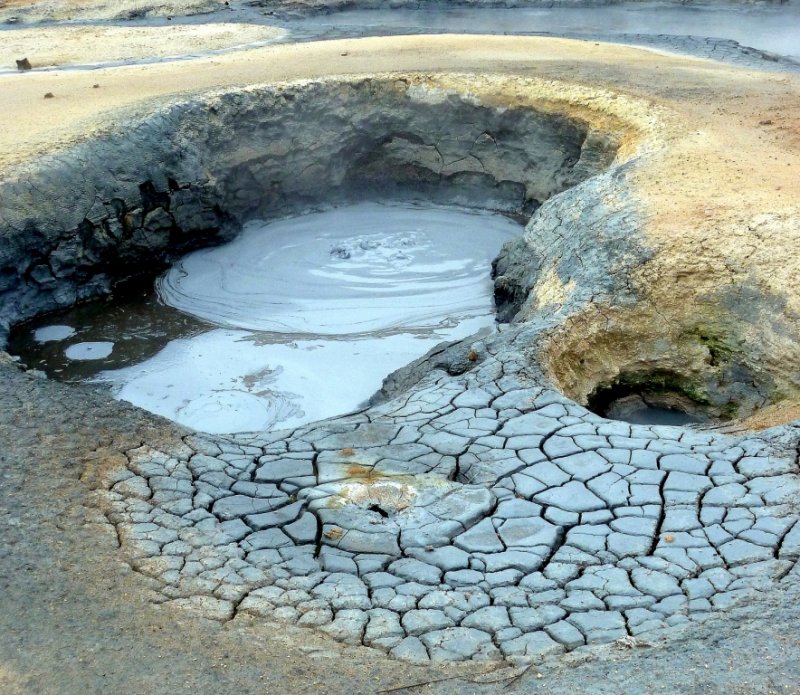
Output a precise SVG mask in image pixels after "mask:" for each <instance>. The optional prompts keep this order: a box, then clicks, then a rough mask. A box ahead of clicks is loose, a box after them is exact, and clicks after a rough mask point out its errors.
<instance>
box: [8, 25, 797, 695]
mask: <svg viewBox="0 0 800 695" xmlns="http://www.w3.org/2000/svg"><path fill="white" fill-rule="evenodd" d="M439 70H459V71H477V72H486V73H490V72H505V73H512V74H514V73H518V74H524V75H528V76H537V77H541V78H544V79H559V80H566V81H570V82H576V83H579V84H592V85H598V86H600V87H603V88H607V89H610V90H614V91H622V92H626V93H629V94H632V95H634V96H637V97H641V98H644V99H646V100H648V101H649V103H652V104H653V105H654V106H658V107H661V108H663V109H665V110H666V112H668V113H669V114H670V116H669V117H668V118H667V119H666V121H665V122H666V123H667V124H668V125H669V129H668V130H667V131H666V132H664V133H663V134H662V135H663V138H664V143H665V144H668V145H670V149H669V150H666V149H665V150H664V151H663V152H661V153H655V154H654V155H653V157H652V161H651V162H649V163H648V164H647V166H648V167H649V169H648V168H644V169H642V172H643V173H642V175H641V176H640V178H639V180H638V181H637V182H635V185H636V186H637V189H638V190H639V191H640V193H641V196H642V198H643V200H645V201H646V203H647V205H648V207H649V210H650V211H651V213H652V214H651V216H650V218H649V219H648V221H647V225H646V230H645V231H646V233H647V234H649V235H651V236H652V237H653V238H663V235H670V234H673V235H676V243H675V254H676V255H679V256H680V257H686V259H687V260H688V259H690V257H691V254H692V248H693V247H692V244H693V243H696V239H697V238H698V237H697V236H695V237H694V240H695V241H692V239H691V238H690V237H688V236H686V235H685V234H684V232H685V230H686V229H690V228H694V227H695V226H698V227H699V229H700V231H701V232H705V231H707V230H718V231H723V232H726V233H727V232H728V231H733V232H736V233H737V234H738V235H739V236H738V237H736V238H735V239H733V240H732V241H730V242H727V241H726V242H725V244H726V247H725V251H726V252H728V251H731V252H734V251H737V247H738V249H739V250H738V252H737V253H738V255H739V257H740V258H741V259H742V262H744V261H745V259H747V258H749V255H748V254H749V252H748V249H747V245H746V243H745V242H746V241H747V232H748V231H751V232H752V230H749V225H751V223H752V218H753V215H754V214H756V213H759V214H761V213H764V212H765V211H766V212H770V211H772V212H774V213H775V214H776V215H778V216H779V217H780V219H782V220H784V222H785V221H786V220H790V221H791V220H792V219H795V220H796V219H797V215H798V208H799V207H800V177H798V176H797V174H796V173H795V172H796V171H797V169H798V167H800V159H798V158H799V157H800V126H799V125H798V123H799V121H798V118H800V117H799V114H800V78H798V77H796V76H788V75H781V74H765V73H755V72H752V73H751V72H745V71H741V70H734V69H730V68H726V67H724V66H720V65H717V64H712V63H708V62H704V61H700V60H692V59H687V58H677V57H667V56H664V55H659V54H656V53H652V52H649V51H646V50H642V49H634V48H628V47H621V46H614V45H596V44H592V43H579V42H574V41H567V40H551V39H538V38H504V37H480V38H476V37H457V36H437V37H397V38H388V39H386V38H383V39H361V40H347V41H334V42H324V43H319V44H304V45H285V46H272V47H266V48H259V49H255V50H252V51H247V52H239V53H230V54H225V55H220V56H215V57H211V58H203V59H197V60H192V61H186V62H181V63H170V64H152V65H138V66H131V67H125V68H108V69H100V70H93V71H91V72H84V71H53V72H46V73H45V72H42V73H36V72H34V73H26V74H19V75H17V74H13V75H5V76H0V94H2V102H3V109H2V111H0V176H1V175H2V172H3V170H4V169H8V168H9V167H11V166H13V164H14V163H19V162H21V161H24V160H25V159H27V158H29V157H31V156H34V155H35V154H37V153H43V152H52V151H53V150H56V149H58V148H59V147H64V146H66V145H68V144H69V143H70V142H74V141H75V140H78V139H81V138H85V137H89V136H91V135H93V134H97V133H99V132H102V131H103V130H107V129H110V128H113V127H114V124H115V123H116V122H118V121H119V120H120V119H121V118H122V114H126V115H129V114H131V113H142V114H144V113H146V112H147V111H148V110H150V109H152V108H153V106H154V104H160V103H165V102H168V101H170V100H174V99H180V98H183V97H184V96H187V95H189V94H191V93H195V92H198V91H203V90H208V89H215V88H221V87H229V86H234V85H248V84H253V83H262V82H275V81H281V80H293V79H302V78H311V77H318V76H321V75H338V74H369V73H376V72H387V71H439ZM95 83H96V84H99V88H98V89H93V85H94V84H95ZM47 92H52V93H53V94H54V95H55V96H54V98H53V99H47V100H45V99H44V98H43V97H44V94H45V93H47ZM766 121H770V123H769V124H766ZM721 183H724V184H725V185H724V186H723V185H721ZM709 201H710V202H709ZM790 228H791V227H790V226H787V225H786V224H784V225H783V226H782V227H781V226H780V225H774V226H772V227H770V229H776V230H777V229H790ZM717 237H719V234H717ZM787 243H789V244H792V248H795V249H796V248H797V246H796V240H795V239H789V240H788V241H787ZM729 247H730V248H729ZM757 260H758V261H759V262H762V261H763V262H765V263H766V264H767V266H766V267H767V268H768V269H769V270H770V272H774V273H776V274H777V276H776V277H775V278H773V279H769V278H765V279H764V282H767V283H769V282H773V283H775V284H776V285H777V284H779V283H787V282H788V283H792V282H794V283H795V284H796V277H797V274H796V273H797V266H796V263H797V258H796V254H795V255H794V257H793V258H790V257H789V254H784V256H782V257H779V258H777V259H768V258H761V257H758V259H757ZM792 278H794V279H792ZM1 386H2V388H1V389H0V394H2V398H1V399H0V400H2V408H0V417H2V418H3V420H4V423H3V426H2V428H0V431H2V432H4V433H8V432H14V433H15V436H14V437H10V438H8V439H7V441H3V442H0V464H2V465H0V475H2V485H0V512H2V514H0V516H2V519H3V520H4V527H5V528H4V531H3V550H2V553H0V557H2V563H0V589H2V591H0V634H2V635H3V637H2V639H0V690H3V692H10V693H33V692H36V693H113V692H134V693H161V692H165V693H166V692H170V693H200V692H202V693H206V692H208V693H211V692H225V693H267V692H290V691H293V692H314V693H322V692H341V693H345V692H348V693H355V692H364V693H368V692H369V693H374V692H379V691H380V690H381V688H393V687H396V686H398V685H402V684H404V683H406V684H408V683H414V682H418V681H429V680H435V679H441V678H445V677H448V676H450V675H452V669H451V670H447V669H443V668H438V667H431V668H426V669H418V668H414V667H410V666H408V665H406V664H398V663H396V662H388V661H386V660H385V659H383V658H380V657H378V656H377V655H375V654H374V653H371V652H369V651H368V650H363V649H357V650H356V649H353V650H346V649H343V648H341V647H339V646H336V645H333V644H332V643H330V642H326V641H323V640H321V639H319V638H317V637H315V636H312V635H311V634H309V633H306V632H301V631H297V630H289V629H286V628H285V627H281V628H277V627H275V626H269V625H263V624H259V623H254V622H250V621H246V620H241V621H240V620H236V621H234V623H233V624H230V625H228V626H226V627H225V628H222V627H220V626H219V625H216V624H209V623H206V622H203V621H197V620H194V619H192V618H191V617H190V616H188V615H186V614H183V613H180V612H173V611H167V610H163V609H162V610H159V609H156V608H154V607H153V606H152V605H151V604H150V603H149V593H148V588H147V586H146V584H145V582H144V580H143V579H142V578H141V577H139V576H138V575H132V574H130V573H129V572H125V571H124V570H123V569H122V566H121V565H120V563H119V562H118V561H117V560H116V555H115V543H114V539H112V538H107V537H105V536H101V535H99V532H98V531H97V529H96V528H94V527H92V526H88V527H87V526H83V522H84V521H85V520H86V519H87V518H88V519H91V515H92V512H91V509H89V507H88V506H87V503H86V494H87V492H86V487H84V485H83V483H81V482H80V480H79V476H80V471H81V468H82V465H83V463H84V462H83V458H84V456H83V455H84V453H85V452H86V451H93V452H95V453H94V456H95V457H102V456H103V455H104V453H103V452H106V451H115V450H119V449H120V448H122V447H123V446H130V445H131V442H134V441H140V440H141V439H142V438H145V437H146V438H148V439H152V437H154V436H155V435H154V434H153V432H154V431H155V432H157V431H158V428H159V427H160V428H163V430H164V436H171V435H170V431H169V430H170V428H169V426H168V425H165V424H163V423H158V421H156V420H155V418H151V417H148V416H146V415H145V414H142V413H138V414H134V415H131V410H130V409H128V408H126V407H125V406H123V405H121V404H109V403H108V402H106V401H104V400H103V399H98V402H97V404H96V407H94V408H91V407H88V406H86V405H81V403H83V401H82V400H81V399H80V398H76V401H75V403H71V402H63V401H60V400H59V397H58V396H57V393H56V390H55V388H53V389H52V390H51V388H50V385H49V383H48V382H46V381H40V380H36V379H33V378H32V377H30V376H23V375H20V376H19V378H14V379H11V380H10V382H9V383H3V384H2V385H1ZM21 389H24V390H25V391H26V392H35V397H31V398H28V399H26V402H27V403H35V404H36V405H35V406H29V409H28V410H26V411H25V412H22V411H20V405H19V402H16V401H15V398H14V396H13V394H14V393H15V392H17V391H19V390H21ZM123 411H124V413H123ZM123 415H124V416H123ZM43 418H47V421H48V422H52V423H53V434H52V436H48V435H43V434H42V433H41V431H40V430H38V429H35V428H32V426H31V423H36V422H38V421H41V420H42V419H43ZM120 422H129V423H130V424H129V425H128V426H127V427H128V429H126V431H124V432H118V426H119V425H118V423H120ZM64 429H66V430H68V431H70V432H73V433H74V437H75V439H72V440H70V441H68V442H66V441H64V439H63V437H61V436H60V434H59V433H60V431H61V430H64ZM111 432H113V433H114V434H110V433H111ZM774 600H775V601H781V600H783V599H781V597H775V598H774ZM796 605H797V601H796V599H791V600H788V599H787V602H786V605H785V606H783V607H781V606H776V605H771V606H770V607H769V609H768V610H767V609H764V610H763V611H762V609H761V608H758V610H759V611H761V612H762V613H763V614H762V615H761V616H751V617H749V618H747V619H746V620H745V619H741V620H740V619H739V618H738V617H737V616H730V617H728V618H726V620H728V622H727V623H721V625H722V626H723V627H721V628H719V631H718V632H717V633H715V634H714V635H711V634H707V635H706V636H705V637H704V638H703V639H698V640H697V641H695V642H692V643H688V644H685V643H678V642H676V643H674V644H672V645H670V646H668V647H665V648H663V649H660V650H649V651H648V650H645V651H641V652H629V653H626V654H619V653H614V654H611V653H606V654H605V656H603V655H600V656H597V657H591V658H586V659H585V663H583V664H578V663H573V665H572V666H571V667H570V668H568V669H561V670H559V669H557V668H555V667H552V665H545V666H542V670H543V673H542V677H541V678H538V677H537V673H536V671H532V672H531V673H529V674H528V676H526V680H523V681H520V682H519V683H517V684H516V686H515V687H514V688H511V689H509V690H506V691H505V692H514V691H518V692H525V693H533V692H540V693H577V692H587V693H588V692H592V693H606V692H626V693H651V692H672V693H674V692H687V693H689V692H697V693H701V692H702V693H710V692H719V693H722V692H725V693H727V692H740V693H764V692H775V693H791V692H797V688H796V684H797V683H798V682H800V674H798V672H797V664H798V663H800V644H798V640H797V639H796V634H797V632H796V630H797V626H798V625H800V617H799V616H798V615H797V611H796ZM776 611H777V612H776ZM792 611H794V612H792ZM748 621H749V622H748ZM723 628H724V629H723ZM765 631H769V632H768V634H765ZM472 668H473V669H474V667H472ZM289 684H290V685H289ZM435 689H441V690H442V691H449V692H489V691H492V692H500V691H502V685H499V686H496V687H495V686H479V685H475V684H472V683H465V682H463V681H462V682H458V681H447V682H443V683H442V684H439V685H437V686H436V687H435V688H432V689H423V690H421V692H432V691H433V690H435Z"/></svg>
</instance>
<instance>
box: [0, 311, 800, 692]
mask: <svg viewBox="0 0 800 695" xmlns="http://www.w3.org/2000/svg"><path fill="white" fill-rule="evenodd" d="M526 330H527V329H525V328H524V327H523V328H521V329H519V328H515V329H513V330H508V331H506V332H505V334H501V335H500V337H496V338H493V339H490V340H486V341H479V342H476V343H474V344H471V345H465V346H464V350H466V349H470V350H472V351H474V352H475V356H476V358H477V359H476V360H475V361H476V364H475V365H474V368H472V369H470V370H469V371H467V372H466V373H465V374H461V375H456V376H451V375H448V374H446V373H444V372H442V371H433V372H431V374H430V375H429V376H428V377H426V378H425V379H424V380H423V381H422V382H421V383H420V384H419V385H417V386H415V387H414V388H413V389H411V390H409V391H408V392H407V393H404V394H401V395H399V396H397V397H396V398H394V399H392V400H389V401H387V402H386V403H384V404H382V405H379V406H375V407H373V408H371V409H369V410H367V411H365V412H363V413H361V414H358V415H355V416H351V417H346V418H341V419H338V420H336V421H331V422H326V423H321V424H318V425H311V426H307V427H303V428H301V429H298V430H296V431H294V432H288V433H287V432H284V433H281V434H276V435H274V436H254V437H237V438H214V439H208V438H203V437H199V436H194V435H189V434H187V433H186V432H182V431H178V430H177V429H175V428H173V427H172V426H171V425H169V424H168V423H165V422H164V421H162V420H158V419H157V418H155V417H151V416H148V415H147V414H145V413H142V412H140V411H137V410H135V409H133V408H131V407H127V406H125V405H123V404H119V403H114V402H110V401H109V400H108V397H107V395H106V394H105V393H103V392H101V391H92V390H90V389H87V388H86V387H65V386H64V385H59V384H56V383H53V382H49V381H46V380H42V379H38V378H36V377H35V376H34V375H31V374H26V373H23V372H21V371H18V370H16V369H15V368H14V366H13V365H5V366H4V368H3V369H2V370H0V379H2V382H3V383H2V389H1V390H0V393H2V396H0V398H1V399H2V403H1V404H0V405H2V408H0V417H2V431H3V433H4V436H3V445H2V451H1V452H0V457H2V461H0V463H2V475H3V476H4V477H3V481H2V482H3V485H2V486H0V495H1V496H2V497H0V500H2V509H1V510H0V513H2V520H3V522H2V523H3V537H4V540H6V543H5V544H4V549H3V551H4V556H3V560H2V564H1V565H0V568H1V570H0V571H2V575H1V576H2V580H3V591H2V598H0V600H1V601H2V602H3V604H2V615H3V620H4V621H5V623H6V624H5V625H4V626H3V633H2V634H3V639H2V641H0V650H1V651H0V655H1V656H2V664H1V665H0V684H2V686H3V687H4V689H6V690H7V691H9V692H76V693H77V692H81V693H83V692H119V691H133V692H143V693H149V692H255V693H257V692H272V691H279V692H284V691H287V689H289V688H287V683H290V684H291V686H290V689H291V690H292V691H297V692H301V691H309V692H376V691H379V690H381V689H389V688H397V687H400V686H402V685H404V684H407V685H413V684H414V683H425V682H432V685H431V687H430V688H429V691H431V690H435V691H440V692H464V691H467V692H497V691H502V690H503V689H504V688H505V686H506V685H509V686H510V687H508V688H507V689H506V691H512V692H513V691H515V690H516V691H518V692H532V691H535V692H570V693H572V692H596V693H602V692H631V693H636V692H643V693H649V692H742V693H752V692H776V693H783V692H796V690H797V686H796V684H797V683H798V682H800V673H799V672H798V668H799V667H798V663H800V661H798V659H797V657H798V655H799V653H800V644H799V643H798V638H797V634H798V632H797V627H798V624H800V609H798V607H797V597H798V581H797V580H798V569H797V560H798V556H800V524H799V523H798V514H799V512H798V506H797V499H798V492H800V490H798V487H800V482H798V432H797V428H796V427H791V426H787V427H781V428H775V429H771V430H769V431H765V432H760V433H759V432H750V433H748V432H739V433H737V434H726V433H724V432H722V431H705V432H703V431H693V430H684V429H677V428H663V427H645V426H629V425H626V424H624V423H615V422H610V421H606V420H603V419H601V418H599V417H597V416H595V415H593V414H591V413H589V412H588V411H586V410H585V409H584V408H582V407H580V406H578V405H576V404H575V403H574V402H572V401H570V400H568V399H566V398H564V397H563V396H561V395H560V394H558V393H557V392H556V391H554V390H552V388H551V387H550V386H549V385H548V382H547V380H546V379H544V378H543V377H542V375H541V374H540V373H539V372H538V371H537V370H536V368H535V367H534V366H533V365H532V364H530V363H527V362H525V361H523V360H521V359H520V357H519V356H520V354H521V353H522V347H523V346H525V345H527V344H529V342H530V340H531V338H532V337H535V331H529V332H527V333H526ZM515 340H517V341H518V342H517V343H516V344H515ZM92 490H94V491H95V492H91V491H92ZM521 520H524V522H523V521H521ZM131 568H132V569H131ZM364 644H366V645H368V646H370V647H371V649H365V648H364V647H363V646H360V645H364ZM386 653H388V654H390V655H391V656H393V657H395V659H387V658H386V656H385V654H386ZM501 657H505V658H506V659H509V660H510V663H511V664H512V666H508V665H502V664H500V663H499V662H497V659H499V658H501ZM401 660H402V661H401ZM431 661H435V662H437V663H436V664H431V663H430V662H431ZM440 661H444V662H447V663H445V664H441V663H439V662H440ZM409 662H410V663H409ZM416 662H423V664H422V665H415V663H416ZM451 662H459V663H455V664H453V663H451ZM460 662H467V663H460ZM529 662H533V664H534V666H533V668H532V669H531V670H529V671H526V672H524V673H522V672H521V671H520V670H519V669H517V670H514V669H513V664H521V665H523V666H524V665H525V664H527V663H529ZM516 675H521V677H520V678H519V680H514V677H516ZM451 677H452V679H451V680H442V679H444V678H451ZM503 679H504V680H503ZM491 680H498V682H497V683H489V682H488V681H491ZM433 681H436V682H435V683H433ZM484 681H487V682H484Z"/></svg>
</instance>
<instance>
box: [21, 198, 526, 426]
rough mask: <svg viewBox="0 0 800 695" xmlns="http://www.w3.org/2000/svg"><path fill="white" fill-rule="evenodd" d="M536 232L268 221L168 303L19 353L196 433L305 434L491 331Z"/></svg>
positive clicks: (59, 322) (80, 312) (358, 217)
mask: <svg viewBox="0 0 800 695" xmlns="http://www.w3.org/2000/svg"><path fill="white" fill-rule="evenodd" d="M520 231H521V228H520V226H519V225H518V224H516V223H515V222H513V221H511V220H510V219H508V218H506V217H503V216H500V215H493V214H488V213H479V212H474V211H466V210H456V209H447V208H430V207H427V208H423V207H414V206H386V205H378V204H366V203H365V204H360V205H355V206H351V207H347V208H339V209H335V210H330V211H327V212H321V213H315V214H310V215H305V216H302V217H298V218H293V219H286V220H282V221H278V222H273V223H268V224H267V223H263V222H252V223H250V224H248V225H247V226H246V227H245V228H244V230H243V232H242V234H241V235H240V236H239V237H238V238H236V239H235V240H234V241H232V242H230V243H229V244H226V245H224V246H220V247H216V248H211V249H205V250H201V251H198V252H195V253H192V254H190V255H188V256H186V257H185V258H183V259H182V260H180V261H179V262H178V263H177V264H175V265H174V266H173V267H172V268H171V269H170V270H169V271H167V272H166V273H165V274H164V275H163V276H161V277H160V278H158V280H157V282H156V288H155V292H152V291H148V292H146V293H144V294H143V295H142V296H140V297H138V298H136V299H134V300H130V299H129V300H127V301H124V302H111V303H109V302H99V303H98V302H94V303H92V304H90V305H84V306H81V307H77V308H74V309H72V310H70V311H68V312H64V313H61V314H59V315H57V316H55V315H50V316H48V317H45V318H43V319H41V320H39V321H38V322H36V323H31V324H27V325H25V326H24V327H22V328H20V329H19V330H18V332H17V334H16V335H15V336H14V339H13V340H12V348H13V349H14V350H15V351H16V352H17V354H20V355H22V356H23V358H24V359H25V360H26V361H27V362H28V363H29V364H30V365H31V366H36V367H37V368H39V369H42V370H44V371H46V372H47V373H48V374H50V375H52V376H55V377H57V378H59V379H63V380H71V381H76V380H77V381H90V382H95V383H102V384H107V385H109V386H110V387H111V388H112V390H113V392H114V395H115V397H117V398H119V399H121V400H125V401H129V402H131V403H133V404H135V405H138V406H140V407H142V408H145V409H146V410H149V411H151V412H153V413H156V414H159V415H162V416H164V417H167V418H170V419H172V420H174V421H176V422H179V423H181V424H183V425H185V426H187V427H190V428H192V429H196V430H200V431H205V432H212V433H222V432H243V431H256V430H262V431H263V430H269V429H273V428H283V427H295V426H298V425H301V424H304V423H307V422H312V421H315V420H320V419H324V418H327V417H331V416H334V415H339V414H342V413H346V412H349V411H351V410H354V409H356V408H358V407H359V406H360V405H361V404H363V403H364V401H366V400H367V399H368V398H369V397H370V396H371V395H372V394H373V393H374V392H375V391H376V390H377V389H378V388H379V387H380V385H381V381H382V379H383V378H384V377H385V376H387V375H388V374H389V373H390V372H392V371H394V370H395V369H398V368H399V367H401V366H403V365H405V364H407V363H408V362H410V361H412V360H414V359H416V358H418V357H420V356H422V355H423V354H425V353H426V352H427V351H428V350H430V349H431V348H432V347H433V346H435V345H437V344H438V343H440V342H442V341H449V340H457V339H460V338H464V337H466V336H468V335H470V334H472V333H475V332H476V331H479V330H481V329H489V328H491V326H492V325H493V323H494V311H493V302H492V282H491V279H490V277H489V272H490V266H491V260H492V258H493V257H494V256H495V255H496V254H497V252H498V251H499V249H500V247H501V245H502V243H503V242H504V241H507V240H508V239H511V238H513V237H515V236H517V235H518V234H519V233H520Z"/></svg>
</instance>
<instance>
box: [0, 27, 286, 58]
mask: <svg viewBox="0 0 800 695" xmlns="http://www.w3.org/2000/svg"><path fill="white" fill-rule="evenodd" d="M284 34H285V32H284V31H283V30H282V29H277V28H274V27H269V26H264V25H259V24H225V23H209V24H171V25H168V26H163V27H119V26H81V27H76V26H70V27H67V26H56V27H37V28H35V29H15V30H13V31H9V32H7V33H6V34H4V35H3V38H4V41H3V42H2V45H0V65H4V66H7V67H13V66H14V65H15V61H16V60H20V59H22V58H27V59H28V61H29V62H30V64H31V66H32V67H34V68H42V67H54V66H60V65H75V64H78V65H96V64H100V63H110V62H118V61H119V62H122V61H138V60H143V59H146V60H148V61H151V60H154V59H158V58H170V57H176V56H184V55H187V54H195V55H196V54H198V53H206V52H209V51H219V50H223V49H229V48H237V47H241V46H244V45H249V44H253V43H256V42H259V43H261V42H266V41H272V40H275V39H278V38H280V37H282V36H283V35H284Z"/></svg>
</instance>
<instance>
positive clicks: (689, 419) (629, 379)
mask: <svg viewBox="0 0 800 695" xmlns="http://www.w3.org/2000/svg"><path fill="white" fill-rule="evenodd" d="M586 406H587V408H588V409H589V410H591V411H592V412H593V413H596V414H597V415H601V416H602V417H606V418H609V419H611V420H622V421H624V422H630V423H632V424H638V425H674V426H681V425H690V424H699V423H708V422H713V421H716V420H721V419H725V418H724V417H723V416H722V415H721V414H720V413H719V410H718V409H717V408H714V407H713V406H712V405H711V404H710V403H709V401H708V398H707V397H706V396H705V395H704V394H703V392H702V389H701V388H699V387H698V386H697V385H695V384H692V383H690V382H689V380H688V379H686V378H685V377H683V376H681V375H679V374H676V373H674V372H669V371H664V370H658V371H653V372H623V373H621V374H620V375H619V376H618V377H617V378H616V379H614V380H613V381H612V382H610V383H605V384H600V385H599V386H598V387H597V388H595V390H594V391H593V392H592V393H591V395H590V396H589V398H588V399H587V404H586Z"/></svg>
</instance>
